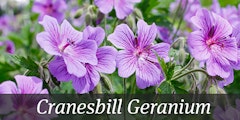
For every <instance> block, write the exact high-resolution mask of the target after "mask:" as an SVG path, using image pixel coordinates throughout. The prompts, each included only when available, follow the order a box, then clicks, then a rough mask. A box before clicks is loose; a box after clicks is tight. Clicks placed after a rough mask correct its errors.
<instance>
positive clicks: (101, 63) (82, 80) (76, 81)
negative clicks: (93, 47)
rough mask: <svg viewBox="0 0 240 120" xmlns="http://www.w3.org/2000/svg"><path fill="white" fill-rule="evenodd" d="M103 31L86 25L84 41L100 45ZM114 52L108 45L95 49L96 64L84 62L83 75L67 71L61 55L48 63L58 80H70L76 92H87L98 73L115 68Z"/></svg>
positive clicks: (98, 76) (90, 89) (97, 79)
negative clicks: (78, 75)
mask: <svg viewBox="0 0 240 120" xmlns="http://www.w3.org/2000/svg"><path fill="white" fill-rule="evenodd" d="M104 37H105V32H104V30H103V29H102V28H100V27H97V28H93V27H90V26H88V27H87V28H85V30H84V32H83V39H84V41H86V42H87V41H96V43H97V45H98V46H100V44H101V43H102V41H103V40H104ZM116 53H117V51H116V50H115V49H114V48H113V47H110V46H104V47H100V48H98V49H97V53H96V56H97V59H98V63H97V65H93V64H91V63H85V64H84V66H85V67H86V69H87V73H86V74H85V75H84V76H83V77H77V76H75V75H71V74H69V73H68V72H67V67H66V64H65V63H64V60H63V58H62V57H56V58H55V60H53V61H51V62H50V64H49V70H50V72H51V73H52V74H53V75H54V76H55V77H56V78H57V80H58V81H63V82H67V81H69V80H72V84H73V88H74V89H75V90H76V91H77V92H78V93H87V92H89V91H92V90H93V89H94V88H95V86H96V85H97V84H98V82H99V80H100V75H99V73H106V74H110V73H113V72H114V71H115V68H116V62H115V58H116Z"/></svg>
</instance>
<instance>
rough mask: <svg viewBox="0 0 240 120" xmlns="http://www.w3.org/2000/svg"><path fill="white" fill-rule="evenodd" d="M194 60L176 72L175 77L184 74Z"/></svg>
mask: <svg viewBox="0 0 240 120" xmlns="http://www.w3.org/2000/svg"><path fill="white" fill-rule="evenodd" d="M193 60H194V58H191V59H190V61H189V62H188V63H187V65H186V66H184V67H183V68H182V69H180V70H179V71H176V74H175V76H177V75H179V74H180V73H181V72H183V71H184V70H185V69H187V68H188V67H189V66H190V65H191V64H192V62H193Z"/></svg>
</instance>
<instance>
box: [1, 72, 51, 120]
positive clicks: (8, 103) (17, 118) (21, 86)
mask: <svg viewBox="0 0 240 120" xmlns="http://www.w3.org/2000/svg"><path fill="white" fill-rule="evenodd" d="M15 80H16V83H17V84H15V83H14V82H12V81H5V82H3V83H1V84H0V94H13V95H2V96H0V97H1V99H0V106H1V108H2V109H1V110H0V114H1V115H2V118H3V119H4V120H32V119H34V120H50V119H51V118H54V117H56V115H55V114H51V115H40V114H38V113H37V111H36V107H37V104H38V101H40V100H41V99H43V98H48V91H47V89H43V81H42V80H41V79H39V78H37V77H34V76H24V75H16V76H15ZM39 94H42V95H39ZM43 94H47V95H43ZM43 109H44V110H47V106H44V107H43V108H42V110H43Z"/></svg>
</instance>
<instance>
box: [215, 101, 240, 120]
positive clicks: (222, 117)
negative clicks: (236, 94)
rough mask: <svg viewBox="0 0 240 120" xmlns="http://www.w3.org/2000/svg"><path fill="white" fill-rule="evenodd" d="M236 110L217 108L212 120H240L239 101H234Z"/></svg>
mask: <svg viewBox="0 0 240 120" xmlns="http://www.w3.org/2000/svg"><path fill="white" fill-rule="evenodd" d="M235 103H236V108H233V107H232V106H230V105H226V106H225V107H224V108H222V107H220V106H217V107H216V108H215V109H214V111H213V118H214V120H239V119H240V100H239V99H236V100H235Z"/></svg>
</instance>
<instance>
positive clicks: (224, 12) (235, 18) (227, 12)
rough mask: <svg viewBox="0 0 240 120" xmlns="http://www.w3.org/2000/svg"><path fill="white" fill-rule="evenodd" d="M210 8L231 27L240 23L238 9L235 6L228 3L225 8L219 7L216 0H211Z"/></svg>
mask: <svg viewBox="0 0 240 120" xmlns="http://www.w3.org/2000/svg"><path fill="white" fill-rule="evenodd" d="M211 10H212V11H213V12H215V13H216V14H218V15H220V16H221V17H223V18H224V19H226V20H227V21H228V22H229V23H230V24H231V25H232V26H233V27H235V26H236V25H238V24H239V23H240V22H239V21H240V19H239V17H240V16H239V15H238V10H237V8H236V7H235V6H230V5H228V6H227V7H225V8H221V6H220V4H219V2H218V0H213V5H212V7H211Z"/></svg>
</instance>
